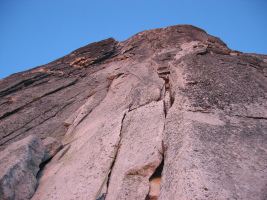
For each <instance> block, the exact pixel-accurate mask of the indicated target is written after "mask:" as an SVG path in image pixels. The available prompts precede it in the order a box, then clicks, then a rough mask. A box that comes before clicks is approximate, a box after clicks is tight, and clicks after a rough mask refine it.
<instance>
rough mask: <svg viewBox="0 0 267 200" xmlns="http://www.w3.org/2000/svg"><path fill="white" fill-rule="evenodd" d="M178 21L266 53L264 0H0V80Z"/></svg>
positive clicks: (266, 3)
mask: <svg viewBox="0 0 267 200" xmlns="http://www.w3.org/2000/svg"><path fill="white" fill-rule="evenodd" d="M178 24H192V25H194V26H197V27H200V28H202V29H204V30H205V31H206V32H207V33H208V34H211V35H214V36H217V37H220V38H221V39H222V40H223V41H224V42H225V43H227V45H228V47H230V48H231V49H234V50H239V51H243V52H246V53H248V52H251V53H260V54H267V1H266V0H183V1H180V0H162V1H159V0H153V1H151V0H135V1H127V0H112V1H111V0H99V1H96V0H75V1H74V0H0V69H1V70H0V79H2V78H4V77H6V76H8V75H10V74H12V73H16V72H20V71H24V70H27V69H30V68H33V67H36V66H40V65H43V64H46V63H49V62H51V61H53V60H55V59H57V58H59V57H61V56H64V55H66V54H68V53H70V52H71V51H73V50H75V49H77V48H79V47H82V46H84V45H87V44H89V43H92V42H96V41H99V40H103V39H106V38H109V37H114V38H115V39H117V40H119V41H123V40H126V39H127V38H129V37H131V36H132V35H134V34H136V33H138V32H140V31H143V30H148V29H152V28H164V27H167V26H170V25H178Z"/></svg>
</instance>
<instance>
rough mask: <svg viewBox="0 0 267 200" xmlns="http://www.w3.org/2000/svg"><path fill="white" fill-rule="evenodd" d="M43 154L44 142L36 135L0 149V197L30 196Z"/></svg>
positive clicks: (34, 187) (21, 199)
mask: <svg viewBox="0 0 267 200" xmlns="http://www.w3.org/2000/svg"><path fill="white" fill-rule="evenodd" d="M44 154H45V147H44V144H43V143H42V141H41V139H40V138H38V137H36V136H29V137H27V138H25V139H23V140H21V141H19V142H14V143H13V144H11V145H10V146H9V147H8V148H6V149H5V150H4V151H1V154H0V163H1V171H0V199H2V200H10V199H16V200H25V199H30V198H31V197H32V195H33V194H34V192H35V189H36V186H37V180H36V175H37V172H38V171H39V165H40V164H41V161H42V158H43V156H44Z"/></svg>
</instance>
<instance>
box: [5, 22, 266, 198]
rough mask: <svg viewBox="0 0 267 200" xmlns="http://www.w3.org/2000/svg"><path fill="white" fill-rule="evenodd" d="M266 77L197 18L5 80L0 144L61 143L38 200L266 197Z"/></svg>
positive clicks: (252, 57)
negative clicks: (195, 23)
mask: <svg viewBox="0 0 267 200" xmlns="http://www.w3.org/2000/svg"><path fill="white" fill-rule="evenodd" d="M266 76H267V56H266V55H258V54H245V53H242V52H238V51H233V50H231V49H229V48H228V47H227V46H226V44H225V43H224V42H222V41H221V40H220V39H219V38H216V37H213V36H210V35H208V34H207V33H206V32H205V31H203V30H201V29H199V28H196V27H193V26H190V25H181V26H171V27H167V28H164V29H153V30H149V31H143V32H141V33H138V34H136V35H134V36H133V37H131V38H129V39H128V40H126V41H123V42H118V41H115V40H114V39H112V38H109V39H106V40H103V41H100V42H96V43H93V44H89V45H87V46H85V47H82V48H80V49H78V50H76V51H73V52H72V53H71V54H69V55H67V56H65V57H62V58H59V59H58V60H55V61H53V62H51V63H49V64H47V65H44V66H40V67H36V68H34V69H31V70H28V71H25V72H22V73H18V74H13V75H11V76H9V77H7V78H5V79H3V80H1V81H0V97H1V99H0V106H1V109H0V131H1V132H0V149H1V150H4V149H6V148H7V147H8V146H10V145H12V143H13V142H15V141H18V140H21V139H23V138H25V137H27V136H28V135H31V134H35V135H38V136H39V137H41V138H42V139H44V138H46V137H54V138H56V139H59V140H61V141H62V142H63V144H64V148H63V149H61V150H60V151H59V152H58V153H57V154H56V155H55V156H54V157H53V159H52V160H51V161H50V162H49V163H48V164H47V165H46V166H45V169H44V170H43V172H42V177H41V179H40V184H39V186H38V187H37V190H36V192H35V194H34V195H33V197H32V198H31V199H32V200H41V199H51V200H52V199H62V200H66V199H95V200H96V199H101V198H102V199H108V200H115V199H116V200H119V199H151V200H152V199H160V200H166V199H181V200H184V199H221V200H224V199H255V200H257V199H258V200H263V199H267V189H266V185H267V154H266V151H267V132H266V130H267V101H266V91H267V77H266ZM1 153H2V152H1Z"/></svg>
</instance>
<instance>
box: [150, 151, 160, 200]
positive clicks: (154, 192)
mask: <svg viewBox="0 0 267 200" xmlns="http://www.w3.org/2000/svg"><path fill="white" fill-rule="evenodd" d="M163 166H164V155H163V156H162V161H161V163H160V165H159V166H158V167H157V169H156V170H155V172H154V173H153V174H152V176H151V177H150V178H149V193H148V195H147V197H146V200H157V199H158V197H159V195H160V184H161V181H162V171H163Z"/></svg>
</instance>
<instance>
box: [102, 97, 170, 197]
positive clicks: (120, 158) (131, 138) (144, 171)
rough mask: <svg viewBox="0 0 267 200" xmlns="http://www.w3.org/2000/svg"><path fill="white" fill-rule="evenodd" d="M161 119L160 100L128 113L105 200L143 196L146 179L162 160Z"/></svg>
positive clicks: (161, 107) (146, 190)
mask: <svg viewBox="0 0 267 200" xmlns="http://www.w3.org/2000/svg"><path fill="white" fill-rule="evenodd" d="M164 119H165V116H164V108H163V101H158V102H157V101H153V102H151V103H149V104H146V105H144V106H142V107H139V108H137V109H134V110H133V111H131V112H128V113H127V115H126V116H125V118H124V120H123V126H122V131H121V138H120V142H119V151H117V156H116V158H115V160H114V165H113V166H112V169H111V173H110V178H109V181H108V193H107V197H106V198H107V200H112V199H125V198H128V199H145V198H146V196H147V195H148V193H149V178H150V177H151V175H152V174H153V173H154V172H155V171H156V169H157V167H158V166H159V165H160V163H161V162H162V146H161V143H162V133H163V129H164ZM147 124H149V126H146V125H147Z"/></svg>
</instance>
